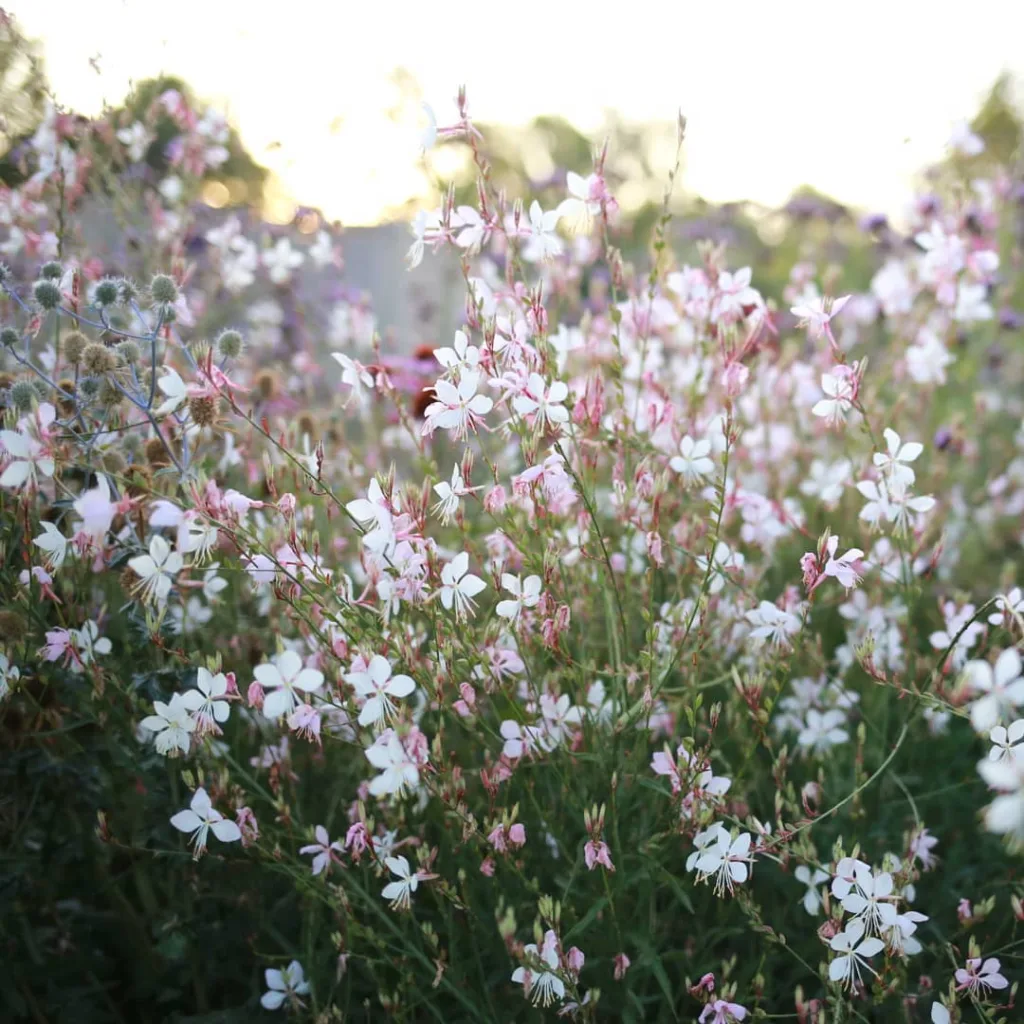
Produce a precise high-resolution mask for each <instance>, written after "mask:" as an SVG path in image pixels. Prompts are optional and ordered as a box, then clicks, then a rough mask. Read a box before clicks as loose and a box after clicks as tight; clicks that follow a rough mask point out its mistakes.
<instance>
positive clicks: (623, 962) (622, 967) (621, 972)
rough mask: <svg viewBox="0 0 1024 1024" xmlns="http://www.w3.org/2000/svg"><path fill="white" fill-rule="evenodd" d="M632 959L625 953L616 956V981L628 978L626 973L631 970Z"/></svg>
mask: <svg viewBox="0 0 1024 1024" xmlns="http://www.w3.org/2000/svg"><path fill="white" fill-rule="evenodd" d="M629 965H630V959H629V957H628V956H626V954H625V953H617V954H616V955H615V980H616V981H622V979H623V978H624V977H625V976H626V971H628V970H629Z"/></svg>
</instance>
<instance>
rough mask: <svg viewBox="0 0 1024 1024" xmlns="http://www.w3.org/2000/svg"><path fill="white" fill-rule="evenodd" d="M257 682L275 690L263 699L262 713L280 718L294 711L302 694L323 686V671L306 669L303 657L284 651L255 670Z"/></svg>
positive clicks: (269, 716) (268, 716) (265, 687)
mask: <svg viewBox="0 0 1024 1024" xmlns="http://www.w3.org/2000/svg"><path fill="white" fill-rule="evenodd" d="M253 675H254V676H255V677H256V681H257V682H258V683H259V684H260V685H261V686H262V687H263V688H264V689H267V688H268V687H269V688H271V689H272V690H273V692H272V693H268V694H267V696H266V698H265V700H264V701H263V714H264V715H265V716H266V717H267V718H280V717H281V716H282V715H287V714H290V713H291V712H292V711H294V710H295V705H296V704H298V703H299V700H300V699H301V698H300V697H299V696H298V695H297V694H296V692H295V691H296V690H298V691H300V692H301V693H315V692H316V691H317V690H319V689H320V687H321V686H323V685H324V674H323V672H318V671H317V670H316V669H312V668H303V667H302V658H300V657H299V656H298V655H297V654H296V653H295V652H294V651H284V652H282V653H281V654H278V655H276V656H275V657H274V659H273V661H270V662H264V663H263V664H262V665H257V666H256V668H255V669H254V670H253Z"/></svg>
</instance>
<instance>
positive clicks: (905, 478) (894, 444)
mask: <svg viewBox="0 0 1024 1024" xmlns="http://www.w3.org/2000/svg"><path fill="white" fill-rule="evenodd" d="M882 433H883V436H884V437H885V444H886V448H887V450H886V452H884V453H882V452H875V454H874V457H873V461H874V463H875V465H876V466H877V467H878V469H879V470H880V472H881V473H882V476H883V477H885V479H886V481H887V483H888V485H889V491H890V492H891V493H893V494H896V493H900V492H902V491H903V490H905V489H906V488H908V487H909V486H910V485H911V484H912V483H913V482H914V471H913V470H912V469H911V468H910V463H911V462H914V461H915V460H916V459H917V457H918V456H919V455H920V454H921V452H923V451H924V445H922V444H920V443H919V442H917V441H907V442H905V443H904V442H902V441H901V440H900V435H899V434H897V433H896V431H895V430H892V429H890V428H889V427H886V428H885V430H884V431H883V432H882Z"/></svg>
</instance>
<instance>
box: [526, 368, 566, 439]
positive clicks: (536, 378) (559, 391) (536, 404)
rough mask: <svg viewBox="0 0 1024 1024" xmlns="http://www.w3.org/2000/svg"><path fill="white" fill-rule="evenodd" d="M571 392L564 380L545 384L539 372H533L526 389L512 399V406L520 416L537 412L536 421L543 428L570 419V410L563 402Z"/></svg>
mask: <svg viewBox="0 0 1024 1024" xmlns="http://www.w3.org/2000/svg"><path fill="white" fill-rule="evenodd" d="M568 394H569V387H568V385H567V384H566V383H565V382H564V381H560V380H556V381H552V382H551V384H550V385H547V384H545V382H544V378H543V377H542V376H541V375H540V374H539V373H531V374H530V377H529V380H528V382H527V386H526V391H525V392H524V393H523V394H520V395H516V397H515V398H513V399H512V408H513V409H515V411H516V412H517V413H519V415H520V416H529V415H530V414H531V413H534V414H535V419H536V422H537V423H538V424H539V426H540V427H541V428H543V427H544V426H546V425H547V426H554V425H555V424H560V423H567V422H568V421H569V410H568V409H566V407H565V406H564V405H562V403H563V402H564V401H565V399H566V397H567V396H568Z"/></svg>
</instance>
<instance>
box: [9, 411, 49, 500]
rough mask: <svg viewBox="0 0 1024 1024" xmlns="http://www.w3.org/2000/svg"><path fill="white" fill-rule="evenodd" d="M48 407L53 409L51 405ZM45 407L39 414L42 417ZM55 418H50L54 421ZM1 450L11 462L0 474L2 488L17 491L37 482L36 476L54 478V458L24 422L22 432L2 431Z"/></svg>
mask: <svg viewBox="0 0 1024 1024" xmlns="http://www.w3.org/2000/svg"><path fill="white" fill-rule="evenodd" d="M46 407H47V408H49V409H50V410H51V411H52V409H53V407H52V406H50V405H49V403H46ZM42 411H43V407H42V406H40V409H39V412H40V415H42ZM52 419H53V417H52V416H51V417H50V421H52ZM0 448H2V449H3V451H5V452H6V453H7V456H8V458H9V459H10V460H11V461H10V462H9V463H8V464H7V468H6V469H5V470H4V471H3V473H2V474H0V487H10V488H13V489H17V488H19V487H22V486H24V485H25V484H27V483H31V484H34V483H35V482H36V474H37V473H41V474H42V475H43V476H53V457H52V456H51V455H49V454H47V450H46V449H45V448H44V447H43V445H42V444H41V443H40V442H39V441H37V440H36V439H35V438H34V437H33V436H32V435H31V434H30V433H29V432H28V427H27V426H26V425H25V423H24V422H23V423H22V425H21V428H20V430H17V431H15V430H0Z"/></svg>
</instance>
